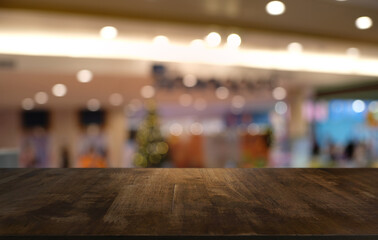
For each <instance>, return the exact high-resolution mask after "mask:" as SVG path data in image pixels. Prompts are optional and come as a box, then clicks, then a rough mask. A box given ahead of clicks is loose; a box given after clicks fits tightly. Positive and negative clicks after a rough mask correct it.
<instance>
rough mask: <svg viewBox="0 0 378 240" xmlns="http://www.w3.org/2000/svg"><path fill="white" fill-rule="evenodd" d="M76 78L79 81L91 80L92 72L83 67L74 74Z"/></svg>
mask: <svg viewBox="0 0 378 240" xmlns="http://www.w3.org/2000/svg"><path fill="white" fill-rule="evenodd" d="M76 78H77V80H78V81H79V82H82V83H87V82H90V81H91V80H92V78H93V73H92V72H91V71H89V70H87V69H83V70H80V71H79V72H78V73H77V74H76Z"/></svg>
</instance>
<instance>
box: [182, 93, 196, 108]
mask: <svg viewBox="0 0 378 240" xmlns="http://www.w3.org/2000/svg"><path fill="white" fill-rule="evenodd" d="M192 102H193V98H192V95H190V94H187V93H184V94H182V95H181V96H180V98H179V103H180V104H181V105H182V106H184V107H187V106H190V104H192Z"/></svg>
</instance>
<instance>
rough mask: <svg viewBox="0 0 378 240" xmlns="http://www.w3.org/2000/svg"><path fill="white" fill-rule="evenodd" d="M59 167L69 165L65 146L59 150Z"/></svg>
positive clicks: (67, 166)
mask: <svg viewBox="0 0 378 240" xmlns="http://www.w3.org/2000/svg"><path fill="white" fill-rule="evenodd" d="M60 156H61V167H62V168H69V167H70V159H69V153H68V149H67V147H63V148H62V151H61V155H60Z"/></svg>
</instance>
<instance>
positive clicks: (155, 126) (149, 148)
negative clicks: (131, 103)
mask: <svg viewBox="0 0 378 240" xmlns="http://www.w3.org/2000/svg"><path fill="white" fill-rule="evenodd" d="M146 110H147V113H146V117H145V119H144V121H143V122H142V123H141V125H140V126H139V129H138V132H137V136H136V141H137V144H138V151H137V153H136V154H135V157H134V164H135V165H136V166H138V167H160V166H161V165H162V163H163V162H164V161H166V159H167V153H168V144H167V143H166V142H165V141H164V139H163V136H162V135H161V132H160V126H159V118H158V115H157V113H156V105H155V104H154V103H153V102H149V103H148V104H147V109H146Z"/></svg>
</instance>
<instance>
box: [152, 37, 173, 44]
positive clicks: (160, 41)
mask: <svg viewBox="0 0 378 240" xmlns="http://www.w3.org/2000/svg"><path fill="white" fill-rule="evenodd" d="M153 43H154V45H156V46H166V45H168V44H169V39H168V38H167V37H166V36H163V35H159V36H156V37H154V39H153Z"/></svg>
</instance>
